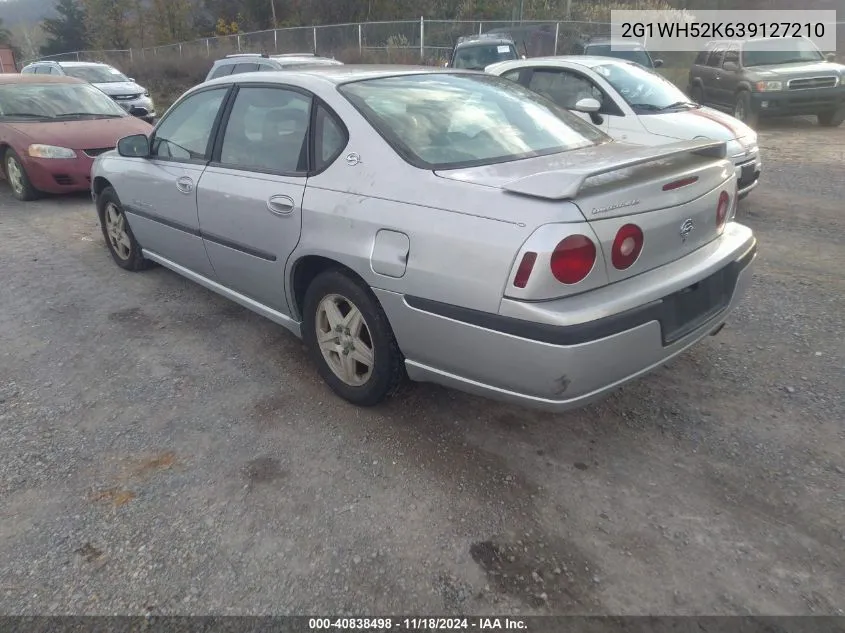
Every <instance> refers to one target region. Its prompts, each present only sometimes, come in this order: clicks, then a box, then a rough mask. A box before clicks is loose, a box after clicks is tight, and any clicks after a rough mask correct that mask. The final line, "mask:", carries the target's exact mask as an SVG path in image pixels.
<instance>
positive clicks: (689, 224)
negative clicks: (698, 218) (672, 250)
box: [680, 218, 695, 242]
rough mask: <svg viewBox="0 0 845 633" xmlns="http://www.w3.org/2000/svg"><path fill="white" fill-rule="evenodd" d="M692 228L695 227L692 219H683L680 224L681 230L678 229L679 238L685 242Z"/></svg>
mask: <svg viewBox="0 0 845 633" xmlns="http://www.w3.org/2000/svg"><path fill="white" fill-rule="evenodd" d="M694 229H695V224H694V223H693V221H692V220H691V219H689V218H687V219H686V220H684V223H683V224H681V230H680V233H681V240H682V241H684V242H686V241H687V237H689V234H690V233H692V232H693V230H694Z"/></svg>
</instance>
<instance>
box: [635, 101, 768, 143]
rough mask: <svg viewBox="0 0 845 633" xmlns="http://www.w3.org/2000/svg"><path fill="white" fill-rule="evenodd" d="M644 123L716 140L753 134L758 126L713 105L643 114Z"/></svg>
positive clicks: (661, 132) (657, 130)
mask: <svg viewBox="0 0 845 633" xmlns="http://www.w3.org/2000/svg"><path fill="white" fill-rule="evenodd" d="M639 118H640V123H642V125H643V127H644V128H645V129H646V130H647V131H648V132H649V133H650V134H656V135H657V136H666V137H668V138H676V139H684V140H686V139H694V138H696V137H699V136H704V137H707V138H710V139H713V140H714V141H730V140H733V139H745V138H748V139H750V138H753V137H754V136H756V133H755V132H754V130H752V129H751V128H750V127H748V126H747V125H745V123H743V122H742V121H740V120H739V119H736V118H734V117H732V116H731V115H729V114H725V113H724V112H719V111H718V110H714V109H712V108H705V107H700V108H695V109H689V110H680V111H676V112H662V113H660V114H643V115H641V116H640V117H639Z"/></svg>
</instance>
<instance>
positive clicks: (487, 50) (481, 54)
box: [452, 44, 519, 70]
mask: <svg viewBox="0 0 845 633" xmlns="http://www.w3.org/2000/svg"><path fill="white" fill-rule="evenodd" d="M518 57H519V55H517V53H516V49H515V48H514V46H513V44H475V45H473V46H467V47H465V48H459V49H458V50H457V51H455V60H454V62H453V63H452V66H454V67H455V68H462V69H466V70H484V69H485V68H487V66H489V65H490V64H495V63H496V62H504V61H507V60H509V59H517V58H518Z"/></svg>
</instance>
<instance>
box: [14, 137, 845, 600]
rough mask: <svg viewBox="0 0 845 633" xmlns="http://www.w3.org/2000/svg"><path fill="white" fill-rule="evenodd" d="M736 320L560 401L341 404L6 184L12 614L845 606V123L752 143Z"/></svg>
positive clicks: (223, 309)
mask: <svg viewBox="0 0 845 633" xmlns="http://www.w3.org/2000/svg"><path fill="white" fill-rule="evenodd" d="M762 146H763V148H764V160H765V175H764V184H763V185H762V187H761V188H760V189H758V190H757V191H756V192H754V193H753V194H752V195H751V197H750V198H749V199H748V200H746V201H744V202H743V203H742V205H741V208H740V216H741V219H742V221H744V222H746V223H748V224H750V225H751V226H752V227H753V228H754V229H755V230H756V231H757V233H758V236H759V239H760V243H761V245H760V256H759V258H758V265H757V272H756V278H755V283H754V285H753V287H752V289H751V291H750V295H749V296H748V297H747V300H746V301H745V303H744V305H743V306H742V307H741V309H740V310H739V311H738V312H737V313H736V315H735V316H734V317H733V319H732V320H731V321H730V322H729V324H728V326H727V327H726V328H725V329H724V330H723V331H722V333H721V334H720V335H719V336H717V337H715V338H708V339H707V340H705V341H704V342H703V343H702V344H701V345H699V346H697V347H695V348H694V349H693V350H691V351H689V352H688V353H686V354H684V355H683V356H681V357H680V358H678V359H677V360H675V361H673V362H672V363H671V365H669V366H666V367H665V368H663V369H661V370H660V371H658V372H656V373H655V374H653V375H651V376H649V377H647V378H645V379H642V380H640V381H638V382H636V383H633V384H631V385H629V386H627V387H626V388H625V389H623V390H621V391H620V392H618V393H616V394H614V395H613V396H612V397H610V398H608V399H607V400H606V401H604V402H602V403H600V404H598V405H596V406H593V407H590V408H587V409H585V410H582V411H579V412H576V413H572V414H568V415H558V416H553V415H547V414H543V413H536V412H533V411H526V410H522V409H519V408H515V407H505V406H501V405H498V404H492V403H490V402H487V401H484V400H481V399H478V398H474V397H470V396H466V395H462V394H460V393H455V392H451V391H448V390H445V389H440V388H436V387H432V386H427V385H418V386H415V387H413V388H410V389H408V390H407V391H406V392H405V393H404V394H403V395H401V397H399V398H397V399H395V400H393V401H391V402H390V403H389V404H387V405H386V406H384V407H382V408H379V409H376V410H360V409H356V408H353V407H352V406H349V405H346V404H345V403H343V402H341V401H340V400H338V399H337V398H336V397H334V396H333V395H332V394H331V393H330V392H329V391H328V389H327V388H326V387H325V386H324V385H323V384H322V382H321V381H320V380H319V379H318V377H317V375H316V373H315V371H314V369H313V368H312V367H311V366H310V365H309V364H308V362H307V361H306V358H305V354H304V353H303V350H302V347H301V345H300V343H299V342H298V341H296V340H295V339H294V338H293V337H292V336H289V335H288V334H287V333H286V332H285V331H283V330H282V329H281V328H279V327H277V326H275V325H273V324H271V323H269V322H267V321H264V320H262V319H261V318H260V317H258V316H255V315H253V314H251V313H249V312H247V311H246V310H243V309H241V308H240V307H237V306H235V305H233V304H231V303H228V302H227V301H226V300H224V299H222V298H219V297H217V296H215V295H212V294H211V293H209V292H207V291H205V290H203V289H201V288H199V287H197V286H195V285H192V284H191V283H189V282H187V281H183V280H182V279H180V278H179V277H177V276H176V275H175V274H172V273H170V272H168V271H167V270H164V269H161V268H156V269H153V270H151V271H148V272H146V273H143V274H130V273H125V272H123V271H121V270H119V269H118V268H117V267H116V266H114V265H113V264H112V262H111V260H110V258H109V255H108V253H107V251H106V248H105V246H104V243H103V240H102V237H101V234H100V233H99V231H98V227H97V223H96V221H95V218H94V212H93V209H92V207H91V205H90V203H89V202H88V200H87V199H86V198H85V197H84V196H82V197H77V198H71V199H51V200H44V201H40V202H38V203H33V204H28V205H23V204H19V203H17V202H15V201H14V200H13V199H12V198H11V195H10V194H9V193H8V189H7V188H6V187H5V185H0V271H2V285H0V446H2V447H3V458H2V460H0V612H5V613H27V614H31V613H69V612H71V613H130V612H131V613H143V612H152V613H210V612H213V613H218V614H224V613H303V612H312V613H326V612H335V613H338V612H341V611H346V612H349V611H353V612H356V613H362V614H372V613H383V614H389V613H394V614H397V613H432V612H437V613H456V612H463V613H467V614H470V613H473V614H476V613H478V614H480V613H491V612H497V613H514V612H517V611H518V612H520V613H522V614H528V613H549V612H552V613H598V614H604V613H617V614H618V613H626V614H643V613H674V614H703V613H711V614H741V613H766V614H810V613H815V614H834V613H840V614H841V613H843V609H845V594H843V587H845V402H844V401H843V391H845V390H844V389H843V386H844V385H845V336H843V331H845V328H843V314H845V273H843V271H845V247H843V242H845V240H844V239H843V233H844V232H845V215H843V199H845V179H843V177H842V174H843V164H845V128H840V129H837V130H835V131H830V130H824V129H819V128H818V127H816V126H815V125H812V124H809V123H806V124H804V123H802V122H800V121H798V122H796V121H792V122H787V123H782V124H777V125H769V126H767V127H766V129H765V130H764V131H763V133H762Z"/></svg>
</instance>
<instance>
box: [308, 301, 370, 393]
mask: <svg viewBox="0 0 845 633" xmlns="http://www.w3.org/2000/svg"><path fill="white" fill-rule="evenodd" d="M315 330H316V334H317V345H318V346H319V347H320V352H321V353H322V355H323V358H324V359H325V361H326V364H328V366H329V368H330V369H331V370H332V372H333V373H334V374H335V376H337V377H338V378H340V380H342V381H343V382H344V383H345V384H347V385H349V386H352V387H360V386H361V385H363V384H364V383H366V382H367V380H369V379H370V376H371V375H372V373H373V366H374V365H375V356H374V353H373V340H372V337H371V335H370V328H369V326H368V325H367V322H366V320H365V319H364V315H363V314H362V313H361V310H360V309H359V308H358V307H357V306H356V305H355V304H354V303H352V302H351V301H350V300H349V299H347V298H346V297H344V296H342V295H338V294H331V295H327V296H326V297H324V298H323V300H322V301H320V303H319V305H318V306H317V314H316V322H315Z"/></svg>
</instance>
